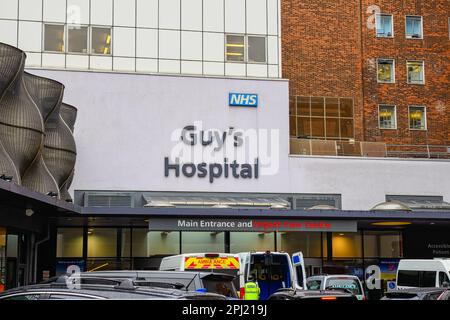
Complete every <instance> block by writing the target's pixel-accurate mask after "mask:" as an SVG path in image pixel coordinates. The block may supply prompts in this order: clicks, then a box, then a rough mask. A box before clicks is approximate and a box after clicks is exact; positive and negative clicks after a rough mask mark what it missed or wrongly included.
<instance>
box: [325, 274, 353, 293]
mask: <svg viewBox="0 0 450 320" xmlns="http://www.w3.org/2000/svg"><path fill="white" fill-rule="evenodd" d="M325 289H326V290H345V291H348V292H351V293H352V294H355V295H361V294H362V292H361V286H360V285H359V282H358V281H357V280H356V279H352V278H331V279H328V280H327V282H326V284H325Z"/></svg>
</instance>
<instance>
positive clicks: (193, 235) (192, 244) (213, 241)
mask: <svg viewBox="0 0 450 320" xmlns="http://www.w3.org/2000/svg"><path fill="white" fill-rule="evenodd" d="M181 251H182V253H195V252H225V232H183V233H182V234H181Z"/></svg>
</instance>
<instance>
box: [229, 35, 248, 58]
mask: <svg viewBox="0 0 450 320" xmlns="http://www.w3.org/2000/svg"><path fill="white" fill-rule="evenodd" d="M244 39H245V38H244V36H235V35H227V48H226V58H227V61H238V62H243V61H244V58H245V56H244V52H245V40H244Z"/></svg>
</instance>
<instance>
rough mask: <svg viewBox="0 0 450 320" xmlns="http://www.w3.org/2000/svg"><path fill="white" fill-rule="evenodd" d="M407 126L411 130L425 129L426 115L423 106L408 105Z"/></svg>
mask: <svg viewBox="0 0 450 320" xmlns="http://www.w3.org/2000/svg"><path fill="white" fill-rule="evenodd" d="M409 128H410V129H411V130H426V129H427V116H426V109H425V107H417V106H411V107H409Z"/></svg>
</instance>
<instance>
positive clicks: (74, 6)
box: [67, 0, 90, 24]
mask: <svg viewBox="0 0 450 320" xmlns="http://www.w3.org/2000/svg"><path fill="white" fill-rule="evenodd" d="M89 5H90V4H89V0H67V23H68V24H89V16H90V11H89Z"/></svg>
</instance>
